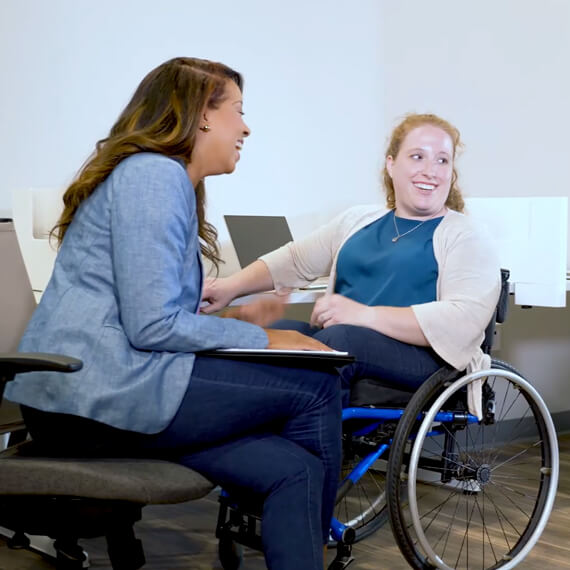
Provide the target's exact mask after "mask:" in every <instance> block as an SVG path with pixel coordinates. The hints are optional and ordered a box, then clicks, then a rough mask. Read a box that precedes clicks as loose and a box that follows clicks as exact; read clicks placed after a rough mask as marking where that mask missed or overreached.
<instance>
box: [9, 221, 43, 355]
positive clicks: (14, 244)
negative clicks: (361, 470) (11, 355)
mask: <svg viewBox="0 0 570 570" xmlns="http://www.w3.org/2000/svg"><path fill="white" fill-rule="evenodd" d="M0 267H1V270H0V352H13V351H15V350H16V347H17V346H18V343H19V342H20V338H21V336H22V334H23V332H24V329H25V328H26V325H27V324H28V321H29V320H30V317H31V316H32V313H33V311H34V309H35V307H36V302H35V300H34V294H33V292H32V286H31V285H30V280H29V278H28V274H27V272H26V267H25V265H24V260H23V259H22V254H21V252H20V246H19V245H18V239H17V237H16V231H15V229H14V224H13V223H12V220H9V219H8V220H7V219H2V220H0Z"/></svg>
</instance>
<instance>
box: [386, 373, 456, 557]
mask: <svg viewBox="0 0 570 570" xmlns="http://www.w3.org/2000/svg"><path fill="white" fill-rule="evenodd" d="M458 375H459V373H458V372H457V371H456V370H453V369H451V368H447V367H444V368H441V369H440V370H438V371H437V372H435V373H434V374H432V375H431V376H430V377H429V378H428V379H427V380H426V381H425V382H424V383H423V384H422V385H421V386H420V387H419V389H418V391H417V392H416V393H415V394H414V395H413V397H412V399H411V400H410V402H409V403H408V405H407V406H406V410H405V411H404V415H403V416H402V417H401V418H400V421H399V423H398V427H397V429H396V433H395V434H394V439H393V442H392V446H391V448H390V459H389V461H388V471H387V474H386V497H387V507H388V514H389V517H390V524H391V527H392V533H393V534H394V538H395V539H396V542H397V543H398V546H399V547H400V550H401V552H402V554H403V555H404V557H405V558H406V560H407V561H408V562H409V563H410V565H411V566H412V568H434V566H429V565H427V566H418V558H417V556H416V551H415V549H414V546H413V543H412V541H411V540H410V541H409V540H408V532H407V529H406V528H405V523H404V518H403V516H402V511H403V510H404V509H405V508H406V507H407V484H406V476H407V468H406V466H407V462H408V459H409V449H408V447H409V439H410V435H411V434H412V433H414V432H415V431H417V429H418V426H419V423H420V422H419V421H418V416H419V415H420V413H421V412H422V411H424V410H425V408H426V407H429V404H431V402H433V401H434V400H435V398H436V397H437V395H438V394H439V393H440V392H441V391H442V389H443V388H444V387H446V386H448V385H450V384H451V382H452V381H453V380H455V379H456V378H457V377H458Z"/></svg>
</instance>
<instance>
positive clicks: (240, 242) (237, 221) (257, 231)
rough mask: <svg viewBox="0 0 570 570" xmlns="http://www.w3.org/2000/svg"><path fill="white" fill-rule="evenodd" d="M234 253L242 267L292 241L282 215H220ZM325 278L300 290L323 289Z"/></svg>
mask: <svg viewBox="0 0 570 570" xmlns="http://www.w3.org/2000/svg"><path fill="white" fill-rule="evenodd" d="M224 220H225V222H226V226H227V228H228V232H229V234H230V238H231V240H232V243H233V245H234V249H235V251H236V255H237V258H238V261H239V264H240V267H241V268H242V269H243V268H244V267H246V266H247V265H249V264H250V263H253V262H254V261H255V260H256V259H257V258H258V257H260V256H262V255H264V254H266V253H269V252H270V251H273V250H275V249H277V248H279V247H281V246H282V245H285V244H286V243H288V242H290V241H293V236H292V235H291V230H290V228H289V224H288V223H287V219H286V218H285V216H224ZM327 281H328V279H327V278H326V277H325V278H321V279H317V280H316V281H314V282H313V283H311V284H310V285H308V286H307V287H303V289H322V288H326V284H327Z"/></svg>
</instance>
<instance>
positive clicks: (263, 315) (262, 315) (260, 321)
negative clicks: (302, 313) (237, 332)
mask: <svg viewBox="0 0 570 570" xmlns="http://www.w3.org/2000/svg"><path fill="white" fill-rule="evenodd" d="M287 300H288V297H283V296H277V295H263V296H262V297H260V298H259V299H257V300H255V301H254V302H253V303H249V304H247V305H240V306H237V307H230V308H229V309H228V310H227V311H225V312H224V314H223V315H222V317H228V318H231V319H239V320H240V321H247V322H248V323H253V324H254V325H259V326H260V327H266V326H267V325H269V324H271V323H273V322H275V321H276V320H277V319H280V318H281V317H282V316H283V313H284V312H285V305H286V303H287Z"/></svg>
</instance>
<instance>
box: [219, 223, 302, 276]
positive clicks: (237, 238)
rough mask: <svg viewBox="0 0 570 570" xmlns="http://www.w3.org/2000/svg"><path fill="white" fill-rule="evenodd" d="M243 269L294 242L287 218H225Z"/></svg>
mask: <svg viewBox="0 0 570 570" xmlns="http://www.w3.org/2000/svg"><path fill="white" fill-rule="evenodd" d="M224 220H225V222H226V226H227V227H228V231H229V233H230V238H231V240H232V243H233V245H234V249H235V251H236V254H237V258H238V261H239V264H240V266H241V267H242V269H243V268H244V267H246V266H247V265H249V264H250V263H252V262H254V261H255V260H256V259H257V258H258V257H259V256H260V255H264V254H265V253H269V252H270V251H273V250H274V249H277V248H278V247H281V246H282V245H285V244H286V243H287V242H290V241H292V240H293V236H292V235H291V230H290V229H289V224H288V223H287V220H286V218H285V216H224Z"/></svg>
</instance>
